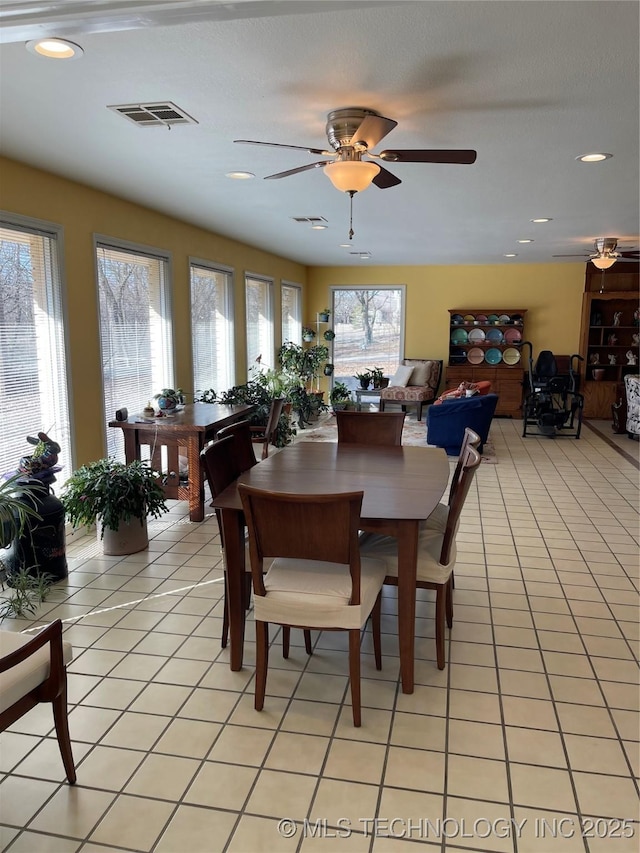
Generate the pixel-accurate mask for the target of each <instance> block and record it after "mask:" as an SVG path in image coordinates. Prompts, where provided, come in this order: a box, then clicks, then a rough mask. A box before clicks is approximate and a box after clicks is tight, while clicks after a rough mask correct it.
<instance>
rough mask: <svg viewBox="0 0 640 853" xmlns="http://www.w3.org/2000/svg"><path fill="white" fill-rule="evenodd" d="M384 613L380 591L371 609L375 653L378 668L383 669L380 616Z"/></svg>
mask: <svg viewBox="0 0 640 853" xmlns="http://www.w3.org/2000/svg"><path fill="white" fill-rule="evenodd" d="M381 613H382V592H379V593H378V597H377V598H376V603H375V604H374V605H373V610H372V611H371V633H372V634H373V654H374V657H375V661H376V669H382V644H381V642H380V616H381Z"/></svg>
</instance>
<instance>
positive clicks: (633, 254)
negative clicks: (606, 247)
mask: <svg viewBox="0 0 640 853" xmlns="http://www.w3.org/2000/svg"><path fill="white" fill-rule="evenodd" d="M620 255H621V256H622V259H623V260H628V261H638V260H640V252H639V251H638V250H637V249H634V250H632V251H630V252H620Z"/></svg>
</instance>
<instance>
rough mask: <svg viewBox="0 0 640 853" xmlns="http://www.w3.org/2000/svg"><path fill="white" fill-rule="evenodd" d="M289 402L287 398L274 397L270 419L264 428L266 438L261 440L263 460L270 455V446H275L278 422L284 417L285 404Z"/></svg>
mask: <svg viewBox="0 0 640 853" xmlns="http://www.w3.org/2000/svg"><path fill="white" fill-rule="evenodd" d="M286 402H287V400H286V398H285V397H274V399H273V400H272V401H271V409H270V410H269V418H268V420H267V425H266V427H265V428H264V438H263V439H260V440H261V441H263V442H264V444H263V447H262V458H263V459H266V458H267V456H268V455H269V445H270V444H273V440H274V438H275V433H276V430H277V429H278V422H279V420H280V416H281V415H282V409H283V408H284V404H285V403H286Z"/></svg>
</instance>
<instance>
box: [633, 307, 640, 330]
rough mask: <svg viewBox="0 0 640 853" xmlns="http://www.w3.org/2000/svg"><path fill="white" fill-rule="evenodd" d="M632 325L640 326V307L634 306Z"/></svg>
mask: <svg viewBox="0 0 640 853" xmlns="http://www.w3.org/2000/svg"><path fill="white" fill-rule="evenodd" d="M633 325H634V326H640V308H636V310H635V311H634V312H633Z"/></svg>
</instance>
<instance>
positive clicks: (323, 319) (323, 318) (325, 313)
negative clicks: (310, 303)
mask: <svg viewBox="0 0 640 853" xmlns="http://www.w3.org/2000/svg"><path fill="white" fill-rule="evenodd" d="M330 314H331V309H330V308H323V309H322V311H319V312H318V321H319V322H320V323H328V322H329V315H330Z"/></svg>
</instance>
